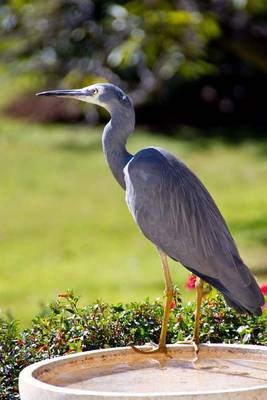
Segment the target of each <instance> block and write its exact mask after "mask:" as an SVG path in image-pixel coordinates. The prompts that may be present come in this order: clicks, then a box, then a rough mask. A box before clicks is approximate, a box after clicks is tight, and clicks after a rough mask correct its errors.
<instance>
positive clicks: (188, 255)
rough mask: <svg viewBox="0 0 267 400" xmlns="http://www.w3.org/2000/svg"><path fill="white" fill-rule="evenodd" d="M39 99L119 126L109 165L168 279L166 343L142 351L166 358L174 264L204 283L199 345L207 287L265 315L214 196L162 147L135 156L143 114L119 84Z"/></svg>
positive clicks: (108, 148)
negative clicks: (79, 108)
mask: <svg viewBox="0 0 267 400" xmlns="http://www.w3.org/2000/svg"><path fill="white" fill-rule="evenodd" d="M37 95H38V96H58V97H68V98H72V99H78V100H82V101H85V102H88V103H93V104H96V105H99V106H101V107H104V108H105V109H106V110H107V111H108V112H109V114H110V116H111V119H110V121H109V122H108V124H107V125H106V126H105V128H104V131H103V136H102V144H103V151H104V155H105V158H106V161H107V163H108V165H109V167H110V169H111V171H112V174H113V175H114V177H115V179H116V180H117V182H118V183H119V185H120V186H121V187H122V189H123V190H124V191H125V193H126V203H127V205H128V208H129V211H130V213H131V214H132V216H133V218H134V220H135V222H136V223H137V225H138V226H139V228H140V230H141V231H142V233H143V234H144V236H145V237H146V238H148V239H149V240H150V241H151V242H152V243H153V244H154V245H155V246H156V248H157V249H158V252H159V255H160V258H161V264H162V269H163V274H164V280H165V296H166V298H165V303H164V312H163V320H162V327H161V333H160V339H159V344H158V345H157V346H156V345H155V346H153V347H152V349H150V350H141V349H136V348H135V350H136V351H139V352H143V353H144V352H145V353H147V352H166V335H167V327H168V320H169V314H170V309H171V303H172V299H173V284H172V280H171V275H170V271H169V267H168V261H167V259H168V257H169V258H172V259H173V260H175V261H177V262H180V263H181V264H182V265H184V266H185V267H186V268H187V269H188V270H189V271H191V272H192V273H193V274H195V275H196V276H197V277H198V283H197V285H196V289H197V290H196V292H197V301H196V311H195V329H194V334H193V340H192V343H193V344H194V345H195V349H196V352H197V351H198V344H199V341H200V340H199V329H200V328H199V326H200V307H201V300H202V297H203V281H205V282H207V283H208V284H210V285H212V286H213V287H215V288H216V289H217V290H219V291H220V292H221V293H222V294H223V295H224V298H225V300H226V303H227V304H228V305H229V306H231V307H233V308H235V309H236V310H237V311H238V312H241V313H251V314H256V315H260V314H261V306H262V305H263V304H264V298H263V295H262V293H261V291H260V289H259V287H258V285H257V282H256V280H255V278H254V276H253V275H252V273H251V272H250V270H249V269H248V267H247V266H246V265H245V264H244V262H243V261H242V259H241V257H240V255H239V252H238V249H237V247H236V244H235V242H234V240H233V238H232V236H231V234H230V232H229V230H228V228H227V225H226V222H225V220H224V218H223V217H222V215H221V213H220V211H219V210H218V208H217V206H216V204H215V202H214V200H213V199H212V197H211V195H210V194H209V192H208V191H207V189H206V188H205V187H204V185H203V184H202V183H201V181H200V180H199V179H198V178H197V176H196V175H195V174H194V173H193V172H192V171H191V170H190V169H189V168H188V167H187V166H186V165H185V164H184V163H183V162H182V161H181V160H179V159H178V158H176V157H175V156H174V155H172V154H170V153H169V152H168V151H166V150H164V149H162V148H158V147H147V148H145V149H142V150H140V151H138V152H137V153H136V154H134V155H132V154H130V153H129V152H128V151H127V149H126V142H127V138H128V136H129V135H130V134H131V133H132V132H133V131H134V126H135V112H134V108H133V104H132V101H131V100H130V98H129V97H128V96H127V95H126V94H125V93H124V92H123V91H122V90H121V89H120V88H118V87H117V86H115V85H113V84H111V83H99V84H94V85H91V86H87V87H85V88H82V89H73V90H52V91H46V92H41V93H38V94H37Z"/></svg>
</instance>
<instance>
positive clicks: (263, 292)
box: [260, 283, 267, 296]
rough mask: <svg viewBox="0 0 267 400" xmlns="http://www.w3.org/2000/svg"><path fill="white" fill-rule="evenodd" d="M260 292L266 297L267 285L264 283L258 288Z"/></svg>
mask: <svg viewBox="0 0 267 400" xmlns="http://www.w3.org/2000/svg"><path fill="white" fill-rule="evenodd" d="M260 290H261V293H262V294H263V295H264V296H267V284H266V283H264V284H263V285H261V286H260Z"/></svg>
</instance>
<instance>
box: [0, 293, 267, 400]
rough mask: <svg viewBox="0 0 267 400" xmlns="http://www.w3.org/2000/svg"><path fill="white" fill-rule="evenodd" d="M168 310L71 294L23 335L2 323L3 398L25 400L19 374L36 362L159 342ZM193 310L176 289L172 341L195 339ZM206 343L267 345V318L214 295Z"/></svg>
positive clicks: (208, 306) (207, 310)
mask: <svg viewBox="0 0 267 400" xmlns="http://www.w3.org/2000/svg"><path fill="white" fill-rule="evenodd" d="M162 312H163V309H162V304H161V302H160V301H159V300H156V301H154V302H152V303H151V302H149V300H146V301H144V302H142V303H130V304H126V305H124V304H116V305H110V304H107V303H103V302H101V301H99V302H96V303H95V304H92V305H90V306H86V307H82V308H81V307H79V306H78V298H77V297H75V296H74V295H73V293H71V292H69V293H66V294H63V295H60V297H59V300H58V301H56V302H55V303H53V304H51V305H50V306H49V308H47V309H44V310H43V311H42V315H40V316H38V317H36V318H34V319H33V321H32V325H31V327H30V328H28V329H25V330H23V331H22V332H21V331H19V328H18V324H17V322H16V321H12V320H10V319H8V318H7V319H2V320H0V399H1V400H4V399H6V400H14V399H18V398H19V395H18V388H17V383H18V375H19V372H20V371H21V370H22V369H23V368H24V367H26V366H27V365H29V364H31V363H33V362H35V361H40V360H43V359H45V358H47V357H53V356H59V355H63V354H68V353H71V352H76V351H86V350H92V349H98V348H105V347H116V346H127V345H129V344H144V343H146V342H149V341H150V340H152V341H154V342H158V340H159V334H160V327H161V318H162ZM193 312H194V304H193V303H188V304H187V305H185V306H184V305H182V303H181V299H180V296H179V293H178V291H177V290H176V299H175V304H174V308H173V310H172V313H171V317H170V323H169V331H168V342H169V343H175V342H176V341H178V340H184V339H188V338H191V337H192V332H193V324H194V316H193ZM201 341H202V342H212V343H218V342H224V343H245V344H261V345H263V344H267V337H266V320H265V317H264V316H261V317H254V316H247V315H239V314H237V313H236V312H235V311H234V310H232V309H230V308H229V307H227V306H226V305H225V303H224V300H223V298H222V297H221V296H220V295H218V294H215V295H212V296H209V298H207V299H206V300H205V301H204V303H203V316H202V328H201Z"/></svg>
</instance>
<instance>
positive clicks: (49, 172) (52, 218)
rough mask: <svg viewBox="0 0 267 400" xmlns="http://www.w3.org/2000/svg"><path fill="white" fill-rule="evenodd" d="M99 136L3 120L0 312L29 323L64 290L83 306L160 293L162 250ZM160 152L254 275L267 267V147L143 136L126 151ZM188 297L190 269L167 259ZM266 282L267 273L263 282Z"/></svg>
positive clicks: (70, 127) (96, 132) (72, 128)
mask: <svg viewBox="0 0 267 400" xmlns="http://www.w3.org/2000/svg"><path fill="white" fill-rule="evenodd" d="M101 129H102V128H94V129H91V128H89V127H86V126H74V125H71V124H69V125H50V126H44V125H38V124H32V123H31V124H27V123H26V122H17V121H16V122H14V121H10V120H6V119H2V120H1V127H0V181H1V187H0V204H1V206H0V219H1V227H0V259H1V266H0V307H1V309H2V310H3V311H4V312H5V311H7V310H9V311H10V312H11V313H12V314H13V316H14V317H15V318H17V319H19V320H21V322H22V324H23V325H25V324H27V323H28V322H29V320H30V319H31V318H32V317H33V316H34V315H35V314H36V313H37V312H38V309H39V307H40V303H47V302H48V301H51V300H52V299H54V298H55V297H56V296H57V294H58V293H61V292H65V291H66V290H67V289H73V290H74V291H75V293H76V294H78V295H80V296H81V302H82V303H87V302H91V301H93V300H95V299H97V298H101V299H103V300H106V301H110V302H118V301H123V302H126V301H134V300H141V299H144V298H145V297H147V296H149V297H151V298H154V297H158V296H161V295H162V290H163V279H162V274H161V268H160V263H159V258H158V255H157V252H156V250H155V249H154V247H153V246H152V245H151V243H150V242H149V241H147V240H146V239H145V238H144V237H143V236H142V234H141V233H140V232H139V230H138V228H137V227H136V225H135V223H134V221H133V220H132V217H131V215H130V214H129V212H128V209H127V207H126V205H125V201H124V193H123V192H122V190H121V189H120V187H119V186H118V185H117V183H116V182H115V181H114V179H113V177H112V175H111V173H110V171H109V170H108V167H107V165H106V163H105V161H104V158H103V155H102V150H101V136H100V133H101ZM152 144H153V145H157V146H162V147H165V148H167V149H169V150H170V151H172V152H173V153H174V154H176V155H178V156H179V157H181V158H182V159H183V160H184V161H185V162H186V163H187V165H189V166H190V167H191V168H192V169H193V170H194V171H195V172H196V173H197V174H198V176H199V177H200V178H201V179H202V181H203V182H204V183H205V184H206V186H207V188H208V189H209V190H210V192H211V193H212V195H213V197H214V198H215V200H216V202H217V204H218V205H219V208H220V209H221V211H222V213H223V214H224V216H225V218H226V220H227V221H228V223H229V226H230V229H231V231H232V233H233V236H234V237H235V239H236V241H237V243H238V245H239V248H240V251H241V254H242V256H243V258H244V259H245V261H246V262H247V264H248V265H249V266H250V267H252V268H253V269H254V270H255V271H266V269H267V223H266V221H267V184H266V183H267V157H266V155H267V146H266V143H263V142H261V143H257V142H256V141H247V142H243V143H242V144H240V145H238V146H237V145H230V144H227V143H223V142H222V141H220V140H218V139H217V140H214V139H213V140H212V139H210V140H196V139H191V140H185V139H179V137H178V136H177V137H173V138H166V137H163V136H160V135H157V136H155V135H153V134H152V133H148V132H145V131H143V130H138V131H137V132H136V133H135V134H134V135H132V137H131V138H130V140H129V146H128V148H129V150H130V151H131V152H135V151H136V150H138V149H140V148H142V147H145V146H149V145H152ZM171 270H172V272H173V279H174V281H175V283H176V284H177V285H178V286H179V287H180V288H181V291H182V293H183V296H184V299H185V300H188V299H189V298H191V297H192V293H191V292H186V291H185V290H184V284H185V279H186V277H187V275H188V273H187V271H186V270H185V269H184V268H183V267H181V266H180V265H177V264H175V263H174V262H171ZM259 279H264V275H262V276H259Z"/></svg>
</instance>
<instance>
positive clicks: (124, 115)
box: [102, 109, 135, 189]
mask: <svg viewBox="0 0 267 400" xmlns="http://www.w3.org/2000/svg"><path fill="white" fill-rule="evenodd" d="M110 114H111V120H110V121H109V123H108V124H107V125H106V126H105V128H104V132H103V136H102V144H103V151H104V155H105V158H106V160H107V163H108V165H109V167H110V169H111V171H112V174H113V176H114V177H115V179H116V180H117V182H118V183H119V184H120V185H121V186H122V188H123V189H125V182H124V173H123V169H124V167H125V166H126V164H127V163H128V162H129V161H130V159H131V158H132V155H131V154H130V153H128V151H127V150H126V142H127V139H128V136H129V135H130V133H131V132H132V131H133V130H134V122H135V118H134V111H133V109H132V110H127V112H121V113H119V112H115V113H113V112H112V111H111V112H110Z"/></svg>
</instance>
